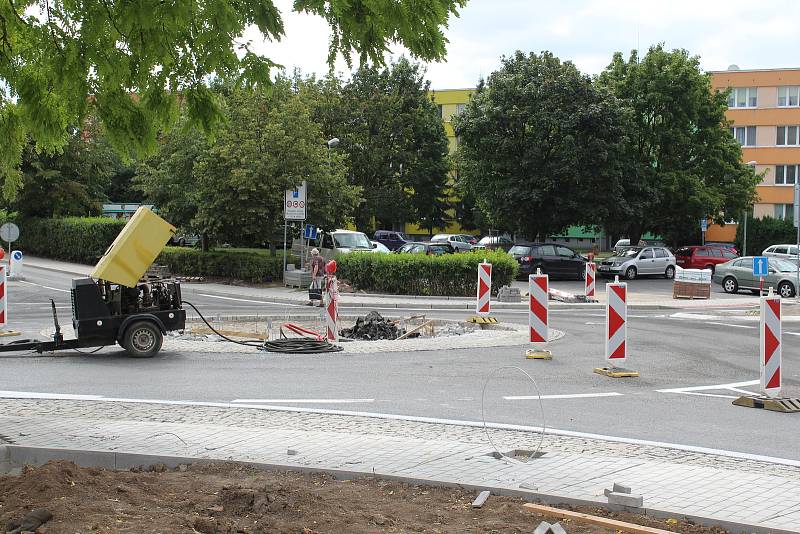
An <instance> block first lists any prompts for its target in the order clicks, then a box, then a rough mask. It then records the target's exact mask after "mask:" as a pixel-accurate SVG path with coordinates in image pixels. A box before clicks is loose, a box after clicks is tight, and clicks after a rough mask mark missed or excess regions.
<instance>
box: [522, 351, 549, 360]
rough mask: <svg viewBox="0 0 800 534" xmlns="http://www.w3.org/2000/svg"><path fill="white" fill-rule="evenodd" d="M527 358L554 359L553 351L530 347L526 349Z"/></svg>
mask: <svg viewBox="0 0 800 534" xmlns="http://www.w3.org/2000/svg"><path fill="white" fill-rule="evenodd" d="M525 358H526V359H528V360H552V359H553V353H552V352H550V351H549V350H544V349H528V350H526V351H525Z"/></svg>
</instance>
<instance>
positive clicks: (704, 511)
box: [0, 399, 800, 530]
mask: <svg viewBox="0 0 800 534" xmlns="http://www.w3.org/2000/svg"><path fill="white" fill-rule="evenodd" d="M489 432H490V433H491V434H490V436H491V438H492V441H493V442H494V443H495V444H497V446H498V448H499V449H500V450H502V451H510V450H514V449H523V450H533V449H535V448H536V447H537V445H538V443H539V440H540V439H541V436H540V434H537V433H532V432H522V431H510V430H499V429H490V430H489ZM2 443H11V444H18V445H28V446H39V447H60V448H79V449H87V450H105V451H119V452H138V453H145V454H165V455H180V456H194V457H201V458H218V459H230V460H241V461H255V462H264V463H272V464H282V465H288V466H306V467H321V468H331V469H347V470H351V471H355V472H363V473H373V472H374V473H378V474H384V475H399V476H407V477H412V478H417V479H425V480H441V481H446V482H456V483H464V484H475V485H487V486H488V485H491V486H497V487H503V488H507V489H513V490H519V489H520V487H521V485H522V486H525V487H526V488H530V487H534V488H536V490H538V491H540V492H544V493H549V494H556V495H563V496H567V497H574V498H580V499H592V500H602V495H603V489H604V488H606V487H609V486H610V485H611V484H613V482H620V483H624V484H627V485H630V486H632V488H633V490H634V492H635V493H641V494H643V495H644V499H645V506H646V507H649V508H657V509H661V510H669V511H670V512H674V513H676V514H690V515H697V516H703V517H710V518H717V519H723V520H727V521H740V522H744V523H750V524H760V525H764V526H769V527H773V528H783V529H787V530H791V529H792V528H796V527H797V525H800V467H793V466H788V465H780V464H774V463H770V462H765V461H756V460H747V459H740V458H731V457H726V456H721V455H712V454H702V453H695V452H686V451H682V450H676V449H670V448H662V447H655V446H647V445H633V444H625V443H616V442H610V441H604V440H597V439H588V438H577V437H570V436H557V435H547V436H545V438H544V442H543V444H542V449H541V450H542V451H544V453H545V454H544V456H543V457H541V458H538V459H536V460H533V461H530V462H528V463H524V462H518V461H512V460H497V459H495V458H492V457H491V456H490V453H492V451H493V448H492V446H491V445H490V443H489V440H488V439H487V436H486V434H485V432H484V430H483V429H482V428H476V427H469V426H461V425H447V424H438V423H436V424H434V423H423V422H415V421H402V420H386V419H377V418H370V417H360V416H343V415H333V414H319V413H307V412H306V413H298V412H292V411H276V410H264V409H252V408H241V407H215V406H201V405H178V404H170V405H166V404H141V403H132V402H103V401H72V400H69V401H66V400H41V399H35V400H33V399H25V400H15V399H3V400H0V444H2ZM288 449H295V450H296V451H297V454H296V455H288V454H287V450H288Z"/></svg>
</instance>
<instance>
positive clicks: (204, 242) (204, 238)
mask: <svg viewBox="0 0 800 534" xmlns="http://www.w3.org/2000/svg"><path fill="white" fill-rule="evenodd" d="M200 250H202V251H203V252H208V233H207V232H203V233H202V234H200Z"/></svg>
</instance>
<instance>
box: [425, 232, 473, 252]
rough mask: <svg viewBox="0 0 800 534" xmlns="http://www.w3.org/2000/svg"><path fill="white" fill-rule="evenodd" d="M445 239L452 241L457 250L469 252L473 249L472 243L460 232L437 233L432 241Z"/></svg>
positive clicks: (448, 241)
mask: <svg viewBox="0 0 800 534" xmlns="http://www.w3.org/2000/svg"><path fill="white" fill-rule="evenodd" d="M443 241H445V242H447V243H450V245H451V246H452V247H453V248H454V249H455V251H456V252H469V251H470V250H472V245H470V244H469V243H468V242H467V240H466V239H465V238H464V237H462V236H461V235H459V234H436V235H435V236H433V238H432V239H431V242H432V243H436V242H443Z"/></svg>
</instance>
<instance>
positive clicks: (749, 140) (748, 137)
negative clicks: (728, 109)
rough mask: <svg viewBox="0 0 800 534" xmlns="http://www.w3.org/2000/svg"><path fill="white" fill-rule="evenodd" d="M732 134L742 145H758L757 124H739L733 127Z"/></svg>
mask: <svg viewBox="0 0 800 534" xmlns="http://www.w3.org/2000/svg"><path fill="white" fill-rule="evenodd" d="M731 134H732V135H733V136H734V137H735V138H736V140H737V141H738V142H739V144H740V145H742V146H756V127H755V126H737V127H735V128H731Z"/></svg>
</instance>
